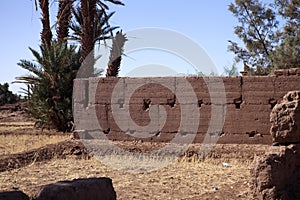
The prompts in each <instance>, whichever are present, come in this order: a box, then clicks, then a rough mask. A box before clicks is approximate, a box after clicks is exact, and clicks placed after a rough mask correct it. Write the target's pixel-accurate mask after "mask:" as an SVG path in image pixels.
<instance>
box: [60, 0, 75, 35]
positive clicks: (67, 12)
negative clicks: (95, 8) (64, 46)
mask: <svg viewBox="0 0 300 200" xmlns="http://www.w3.org/2000/svg"><path fill="white" fill-rule="evenodd" d="M73 3H74V0H59V5H58V14H57V22H56V23H57V25H58V28H57V31H56V32H57V40H58V41H66V40H67V38H68V36H69V24H70V20H71V17H72V13H71V10H72V5H73Z"/></svg>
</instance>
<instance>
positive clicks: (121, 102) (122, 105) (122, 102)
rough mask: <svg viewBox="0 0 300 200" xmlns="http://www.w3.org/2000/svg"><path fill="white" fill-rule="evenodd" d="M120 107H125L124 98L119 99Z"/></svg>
mask: <svg viewBox="0 0 300 200" xmlns="http://www.w3.org/2000/svg"><path fill="white" fill-rule="evenodd" d="M118 104H119V108H124V99H118Z"/></svg>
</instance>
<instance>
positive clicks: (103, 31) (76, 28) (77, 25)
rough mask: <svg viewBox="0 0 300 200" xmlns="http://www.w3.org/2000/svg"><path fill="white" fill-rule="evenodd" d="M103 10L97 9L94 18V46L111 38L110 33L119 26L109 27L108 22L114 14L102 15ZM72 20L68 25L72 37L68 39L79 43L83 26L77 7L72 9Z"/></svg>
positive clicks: (79, 9)
mask: <svg viewBox="0 0 300 200" xmlns="http://www.w3.org/2000/svg"><path fill="white" fill-rule="evenodd" d="M104 13H105V11H104V10H99V9H97V11H96V18H95V22H94V35H95V37H94V44H95V43H96V42H99V41H101V40H106V39H109V38H112V32H113V31H114V30H115V29H117V28H119V26H110V24H109V23H108V21H109V20H110V18H111V17H112V16H113V15H114V14H115V12H111V13H109V14H104ZM73 17H74V18H73V20H72V21H71V23H70V26H69V27H70V29H71V30H72V32H73V33H72V35H71V36H70V37H69V38H70V39H71V40H75V41H79V42H80V41H81V35H82V25H83V17H82V12H81V8H80V7H77V8H76V9H73Z"/></svg>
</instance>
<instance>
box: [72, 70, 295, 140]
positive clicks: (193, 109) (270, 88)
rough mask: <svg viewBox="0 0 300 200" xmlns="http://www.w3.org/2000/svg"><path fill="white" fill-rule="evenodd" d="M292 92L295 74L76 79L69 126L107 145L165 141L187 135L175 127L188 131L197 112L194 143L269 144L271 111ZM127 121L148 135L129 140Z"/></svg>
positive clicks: (132, 133) (132, 131) (131, 134)
mask: <svg viewBox="0 0 300 200" xmlns="http://www.w3.org/2000/svg"><path fill="white" fill-rule="evenodd" d="M186 83H189V84H190V86H191V88H192V89H191V88H189V87H187V85H186ZM220 85H221V86H220ZM292 90H300V76H299V74H294V75H289V74H279V75H277V76H265V77H262V76H260V77H158V78H89V79H76V80H75V82H74V116H75V124H76V128H77V130H88V131H97V130H100V131H101V132H103V133H102V134H105V135H106V136H107V137H108V138H109V139H111V140H143V141H161V142H168V141H170V140H172V139H173V138H174V137H175V135H176V134H180V135H181V136H182V137H183V138H184V137H185V136H186V135H187V134H189V131H184V130H181V123H186V124H187V126H190V127H193V126H194V125H195V119H192V118H191V116H196V115H195V114H196V113H197V112H199V113H200V116H199V118H198V126H197V127H198V128H197V134H196V136H195V138H194V142H196V143H198V142H202V141H203V138H204V136H206V135H208V136H209V137H211V138H212V139H213V138H215V137H217V136H220V137H219V139H218V143H257V144H271V143H272V140H271V136H270V122H269V121H270V113H271V110H272V108H273V107H274V105H275V104H276V103H277V102H280V101H281V99H282V97H283V96H284V95H285V94H286V93H287V92H288V91H292ZM224 92H225V93H224ZM224 94H225V96H224ZM222 95H223V97H224V98H222ZM194 97H196V98H194ZM182 109H186V110H184V111H182ZM213 109H214V111H217V112H212V110H213ZM126 113H129V114H128V115H127V114H126ZM163 113H166V116H167V117H166V120H165V121H164V120H163V119H162V117H161V116H162V114H163ZM150 115H151V116H152V120H153V121H152V122H151V120H150ZM132 122H134V123H135V124H136V126H139V127H145V126H147V125H148V126H149V124H150V126H152V130H150V131H149V135H146V137H143V138H137V137H134V136H135V134H136V131H137V129H136V126H134V127H133V126H131V125H130V124H132ZM151 123H152V124H151ZM189 123H190V124H189ZM126 125H127V128H126ZM124 127H125V128H124ZM214 127H216V128H214Z"/></svg>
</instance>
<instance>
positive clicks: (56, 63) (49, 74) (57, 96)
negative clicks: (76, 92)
mask: <svg viewBox="0 0 300 200" xmlns="http://www.w3.org/2000/svg"><path fill="white" fill-rule="evenodd" d="M29 49H30V51H31V52H32V54H33V56H34V57H35V60H36V62H31V61H27V60H21V61H20V62H19V63H18V65H19V66H21V67H22V68H24V69H26V70H28V71H29V72H30V74H29V75H26V76H22V77H17V80H18V81H16V82H18V83H25V84H27V85H31V86H32V87H31V88H32V91H31V98H30V100H29V114H30V115H31V116H32V117H34V118H35V119H36V122H37V123H39V124H42V125H44V126H48V127H53V128H56V129H57V130H59V131H70V130H71V129H72V121H73V117H72V92H73V80H74V78H75V77H76V74H77V71H78V69H79V67H80V53H79V52H78V51H77V50H76V46H75V45H70V46H68V45H66V44H65V43H64V42H57V41H54V42H51V45H50V46H48V47H45V46H44V45H40V52H41V53H39V52H37V51H36V50H34V49H32V48H29Z"/></svg>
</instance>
